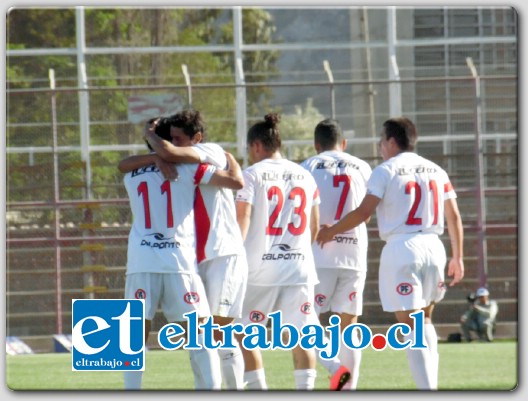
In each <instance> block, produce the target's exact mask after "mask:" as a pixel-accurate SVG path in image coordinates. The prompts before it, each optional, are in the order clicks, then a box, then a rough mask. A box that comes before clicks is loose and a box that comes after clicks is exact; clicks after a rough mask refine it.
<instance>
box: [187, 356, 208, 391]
mask: <svg viewBox="0 0 528 401" xmlns="http://www.w3.org/2000/svg"><path fill="white" fill-rule="evenodd" d="M192 355H193V354H192V352H190V351H189V360H190V362H191V369H192V371H193V375H194V388H195V389H200V388H205V383H204V382H203V379H202V372H200V369H199V368H198V365H197V364H196V361H195V360H194V358H193V356H192Z"/></svg>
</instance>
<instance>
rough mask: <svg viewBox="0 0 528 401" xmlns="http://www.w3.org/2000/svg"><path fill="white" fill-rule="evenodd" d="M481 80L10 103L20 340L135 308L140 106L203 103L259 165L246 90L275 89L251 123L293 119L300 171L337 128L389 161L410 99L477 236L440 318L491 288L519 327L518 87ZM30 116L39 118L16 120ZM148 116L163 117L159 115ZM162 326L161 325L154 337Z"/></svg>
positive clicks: (503, 80) (289, 138) (373, 267)
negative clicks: (324, 122) (330, 120)
mask: <svg viewBox="0 0 528 401" xmlns="http://www.w3.org/2000/svg"><path fill="white" fill-rule="evenodd" d="M475 82H476V81H475V79H474V77H471V76H462V77H451V78H446V77H442V78H415V79H403V80H399V81H381V80H380V81H371V82H364V81H363V82H357V81H339V82H338V83H328V82H325V83H322V82H311V83H310V82H302V83H295V82H291V83H281V84H271V83H268V84H249V83H248V84H245V85H242V86H241V85H235V84H217V85H208V84H202V85H196V86H193V87H192V88H189V87H187V86H184V85H183V86H182V85H175V86H155V87H152V86H150V87H149V86H130V87H112V88H109V87H104V88H103V87H101V88H90V89H86V90H78V89H76V88H75V89H73V88H72V89H65V88H61V89H56V90H51V89H46V88H41V89H31V90H23V89H17V90H10V91H8V92H7V115H8V121H7V147H6V162H7V188H6V189H7V213H6V234H7V244H6V253H7V335H49V334H54V333H68V332H70V330H71V307H70V305H71V300H72V299H78V298H121V297H122V296H123V289H124V277H125V276H124V274H125V266H126V253H127V252H126V248H127V237H128V231H129V229H130V225H131V214H130V211H129V207H128V200H127V196H126V191H125V188H124V186H123V184H122V178H123V177H122V175H121V174H120V173H119V172H118V170H117V163H118V162H119V161H120V160H121V159H122V158H124V157H127V156H129V155H131V154H138V153H144V152H146V151H147V149H146V146H145V144H144V142H143V134H142V129H143V124H142V123H139V122H135V121H131V119H130V107H131V104H133V103H134V99H136V100H137V99H138V98H140V99H141V98H145V97H148V96H157V97H160V96H161V97H163V96H165V97H169V98H172V99H173V101H174V102H175V103H178V102H179V103H178V104H179V105H180V106H183V105H187V104H188V103H190V102H189V100H190V96H192V105H193V106H194V107H195V108H196V109H198V110H200V111H201V112H202V113H203V115H204V116H205V118H206V121H207V122H208V127H209V129H208V137H209V140H211V141H215V142H218V143H220V144H222V145H223V146H224V148H225V149H226V150H228V151H230V152H233V153H234V154H235V156H236V157H237V158H238V159H239V160H240V162H241V163H242V164H245V165H246V164H247V159H246V155H245V149H241V147H240V143H241V140H240V133H237V107H236V102H235V101H234V99H235V97H236V91H237V90H240V89H241V88H243V89H244V90H246V91H247V92H258V91H262V90H266V91H270V92H272V93H274V94H275V98H274V99H276V100H277V102H274V103H273V106H272V107H265V106H263V105H262V104H260V103H259V102H258V100H255V101H251V100H248V104H247V110H248V112H247V113H248V114H247V116H246V120H247V125H248V126H249V125H251V124H252V123H253V122H254V121H255V120H257V119H261V118H262V117H263V116H264V114H266V113H267V112H269V111H271V110H274V111H278V112H281V113H282V115H283V121H282V123H281V130H282V135H283V138H284V151H283V154H284V156H285V157H288V158H289V159H291V160H295V161H301V160H303V159H305V158H306V157H309V156H311V155H313V154H315V150H314V149H313V146H312V138H313V128H314V127H315V124H316V123H317V122H318V121H320V120H321V119H323V118H326V117H332V116H333V117H335V118H337V119H338V120H339V121H340V122H341V124H342V126H343V129H344V131H345V133H346V136H347V139H348V144H349V145H348V148H347V151H348V152H350V153H352V154H354V155H356V156H358V157H361V158H364V159H365V160H367V161H368V162H369V163H370V164H371V166H372V167H374V166H376V165H377V164H378V163H379V162H380V161H381V159H380V157H379V156H378V153H377V143H378V140H379V134H378V132H379V131H380V128H381V125H382V123H383V122H384V121H385V120H386V119H387V118H389V117H391V116H390V115H389V114H388V112H387V110H388V103H389V101H390V99H389V98H390V96H391V93H393V92H391V90H390V86H391V85H395V84H396V85H398V86H399V88H400V90H401V94H402V114H403V115H406V116H408V117H410V118H411V119H412V120H414V121H415V122H416V124H417V127H418V132H419V142H418V152H419V153H421V154H422V155H423V156H425V157H428V158H430V159H432V160H433V161H435V162H437V163H438V164H439V165H441V166H442V167H444V168H445V169H446V170H447V172H448V173H449V174H450V177H451V178H452V182H453V185H454V187H455V189H456V190H457V192H458V194H459V198H460V199H459V206H460V209H461V213H462V217H463V221H464V225H465V228H466V239H465V248H466V269H467V271H466V277H467V278H466V280H465V282H464V283H463V284H462V285H460V286H459V287H457V288H456V289H454V290H450V293H448V296H447V297H446V300H445V301H444V302H443V303H442V304H441V305H444V306H441V305H439V307H438V312H437V320H438V321H439V323H442V322H456V321H458V317H459V315H460V314H461V313H462V312H463V311H464V309H465V307H466V305H465V302H466V301H465V296H466V294H467V293H468V292H470V291H472V290H474V289H475V288H476V287H477V286H478V284H479V282H482V280H483V279H484V280H486V283H487V285H488V286H489V287H490V291H491V293H492V294H493V295H494V297H495V298H497V299H498V300H499V303H500V304H501V314H500V318H501V320H504V321H512V322H513V321H515V322H516V321H517V263H518V259H517V251H518V249H517V210H518V209H517V167H518V160H517V145H518V135H517V101H518V99H517V78H516V77H515V76H493V77H481V79H480V80H479V81H478V82H479V83H478V89H479V93H478V92H477V91H476V86H475ZM190 89H191V91H190ZM281 92H287V93H288V96H280V93H281ZM83 97H85V99H87V100H88V102H87V104H88V106H89V110H85V112H87V114H86V115H87V116H88V121H87V123H83V121H82V115H81V113H80V112H79V110H80V107H81V106H80V102H81V99H82V98H83ZM211 98H214V99H217V101H218V102H221V103H222V104H223V107H221V108H218V107H217V105H214V103H213V106H211V102H208V101H206V100H208V99H211ZM247 98H248V99H258V97H256V96H248V97H247ZM174 99H176V100H174ZM280 99H286V100H285V102H284V103H281V102H280ZM287 99H296V100H301V101H299V104H295V103H292V102H291V100H287ZM314 104H317V105H326V106H325V107H326V108H324V109H323V108H322V107H319V108H316V107H314ZM369 105H370V106H369ZM21 107H23V108H24V109H25V110H27V113H24V114H20V113H15V110H20V109H21ZM144 112H145V113H147V114H148V113H149V112H150V113H152V115H151V116H155V115H158V114H159V113H160V110H156V109H152V110H150V111H149V110H147V111H144ZM479 157H481V160H482V166H481V168H479V162H478V161H479ZM480 184H481V186H482V192H479V191H478V187H479V185H480ZM481 194H482V195H483V197H482V196H480V195H481ZM479 199H484V207H485V214H484V216H479V212H478V210H479V206H478V205H479V202H478V201H479ZM482 218H484V220H482ZM370 232H371V235H370V238H371V246H370V250H369V275H368V282H367V290H366V297H365V301H366V304H365V314H364V316H363V321H364V322H366V323H370V324H378V323H381V322H384V321H385V317H382V316H383V315H382V313H381V308H380V306H379V301H378V300H379V298H378V293H377V282H376V277H377V262H378V258H379V250H380V247H381V242H380V241H379V240H378V239H377V234H376V229H375V223H371V224H370ZM444 239H445V240H446V241H445V243H446V247H447V248H448V249H449V241H448V240H447V237H444ZM479 255H483V258H484V260H482V257H480V256H479ZM483 269H484V270H483ZM161 324H163V322H162V321H161V318H159V320H156V321H155V322H154V329H155V328H156V327H158V326H159V325H161Z"/></svg>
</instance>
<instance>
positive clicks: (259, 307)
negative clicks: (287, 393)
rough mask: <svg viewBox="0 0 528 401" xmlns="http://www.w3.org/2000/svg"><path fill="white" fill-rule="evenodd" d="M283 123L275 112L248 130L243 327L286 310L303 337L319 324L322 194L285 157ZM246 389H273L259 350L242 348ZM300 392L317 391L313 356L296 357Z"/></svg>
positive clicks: (241, 198) (242, 201)
mask: <svg viewBox="0 0 528 401" xmlns="http://www.w3.org/2000/svg"><path fill="white" fill-rule="evenodd" d="M279 121H280V118H279V116H278V115H277V114H274V113H271V114H268V115H266V116H265V118H264V120H263V121H259V122H257V123H256V124H254V125H253V126H252V127H251V128H250V129H249V131H248V134H247V144H248V152H249V159H250V160H251V162H253V163H254V164H253V165H252V166H250V167H248V168H247V169H245V170H244V171H243V176H244V188H242V189H241V190H239V191H238V192H237V196H236V209H237V219H238V223H239V225H240V229H241V231H242V237H243V238H244V246H245V248H246V254H247V258H248V266H249V275H248V285H247V292H246V298H245V300H244V305H243V311H242V317H241V318H240V319H237V322H238V323H241V324H243V325H248V324H251V323H259V324H262V325H266V323H267V319H268V318H267V315H268V313H271V312H275V311H281V312H282V320H283V322H284V323H288V324H291V325H293V326H295V327H296V328H297V329H298V330H299V331H300V330H301V328H302V327H303V326H305V325H307V324H319V322H318V318H317V315H316V314H315V311H314V310H313V307H312V303H313V299H314V285H315V284H316V283H317V273H316V271H315V265H314V260H313V254H312V247H311V244H312V242H313V241H314V240H315V235H316V233H317V229H318V226H319V207H318V204H319V194H318V190H317V185H316V183H315V180H314V179H313V177H312V176H311V174H310V173H308V172H307V171H306V170H305V169H303V168H302V167H301V166H299V165H298V164H296V163H293V162H291V161H289V160H286V159H284V158H283V157H282V156H281V153H280V147H281V138H280V132H279V128H278V124H279ZM242 351H243V353H244V361H245V367H246V374H245V380H246V382H247V389H250V390H254V389H261V390H265V389H267V384H266V378H265V373H264V365H263V362H262V355H261V353H260V350H259V349H255V350H246V349H244V348H242ZM292 354H293V364H294V369H295V370H294V377H295V385H296V388H297V389H307V390H309V389H313V387H314V383H315V377H316V369H315V365H316V359H315V353H314V352H313V350H304V349H302V348H301V347H299V346H298V347H296V348H294V349H293V350H292Z"/></svg>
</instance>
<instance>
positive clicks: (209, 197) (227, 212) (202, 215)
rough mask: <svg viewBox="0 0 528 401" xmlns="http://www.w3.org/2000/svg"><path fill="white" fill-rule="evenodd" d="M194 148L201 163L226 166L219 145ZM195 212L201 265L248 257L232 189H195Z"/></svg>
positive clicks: (220, 166)
mask: <svg viewBox="0 0 528 401" xmlns="http://www.w3.org/2000/svg"><path fill="white" fill-rule="evenodd" d="M193 149H194V150H195V151H196V152H197V153H198V155H199V156H200V160H201V162H202V163H209V164H212V165H214V166H216V167H218V168H220V169H225V168H226V167H227V160H226V157H225V154H224V150H223V149H222V148H221V147H220V146H218V145H216V144H214V143H204V144H197V145H194V146H193ZM194 213H195V219H196V241H197V244H196V251H197V257H198V263H200V262H202V261H205V260H210V259H213V258H216V257H220V256H228V255H245V251H244V244H243V241H242V234H241V233H240V228H239V227H238V224H237V220H236V208H235V197H234V194H233V191H232V190H230V189H228V188H221V187H218V186H212V185H200V186H198V187H196V198H195V207H194Z"/></svg>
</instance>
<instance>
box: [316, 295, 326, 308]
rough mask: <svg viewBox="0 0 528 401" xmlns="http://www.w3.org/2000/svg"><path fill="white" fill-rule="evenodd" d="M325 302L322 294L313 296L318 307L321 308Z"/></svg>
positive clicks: (324, 296)
mask: <svg viewBox="0 0 528 401" xmlns="http://www.w3.org/2000/svg"><path fill="white" fill-rule="evenodd" d="M325 301H326V295H323V294H316V296H315V303H316V304H317V305H319V306H323V305H324V303H325Z"/></svg>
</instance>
